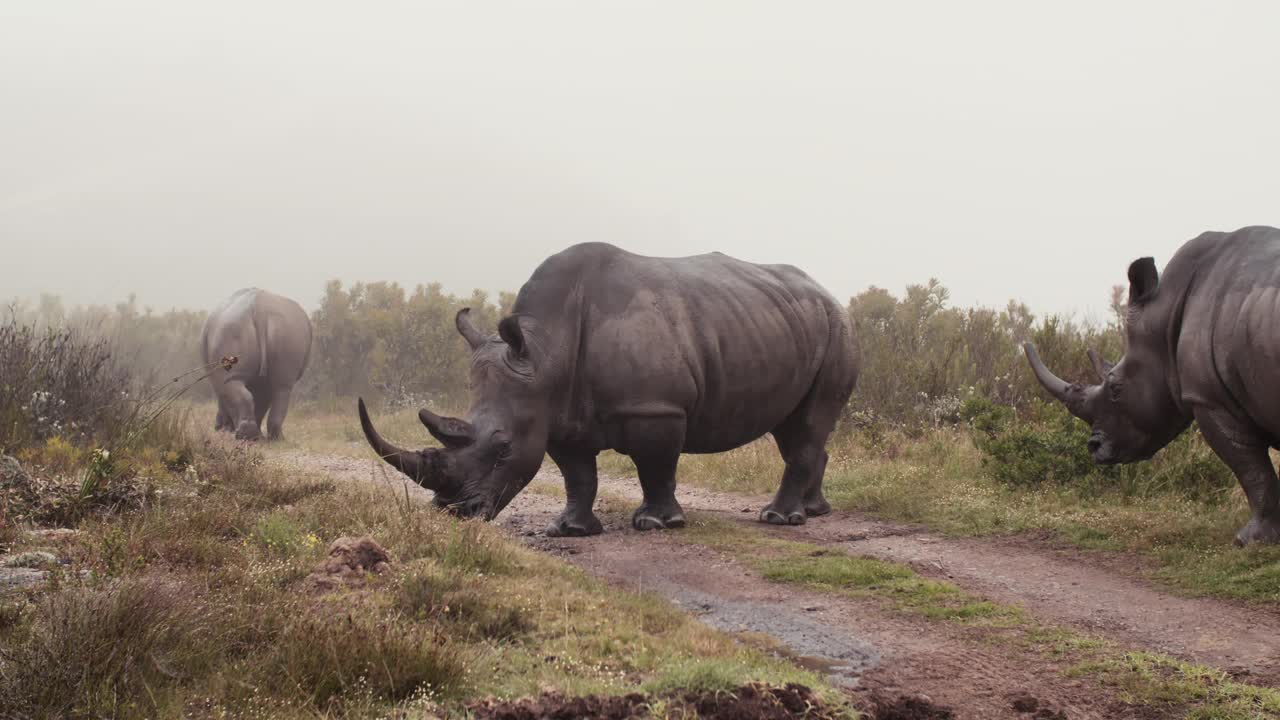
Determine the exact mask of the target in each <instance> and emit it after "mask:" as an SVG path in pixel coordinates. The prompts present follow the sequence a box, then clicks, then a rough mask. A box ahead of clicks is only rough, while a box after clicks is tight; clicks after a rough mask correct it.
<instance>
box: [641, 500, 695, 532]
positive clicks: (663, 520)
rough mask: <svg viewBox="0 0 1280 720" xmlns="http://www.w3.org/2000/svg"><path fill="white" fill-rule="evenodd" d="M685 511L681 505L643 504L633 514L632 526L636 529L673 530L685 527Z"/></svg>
mask: <svg viewBox="0 0 1280 720" xmlns="http://www.w3.org/2000/svg"><path fill="white" fill-rule="evenodd" d="M684 524H685V520H684V511H683V510H681V509H680V506H679V505H676V506H675V507H673V508H661V507H651V506H649V505H641V506H640V507H639V508H637V509H636V513H635V515H632V516H631V527H633V528H635V529H636V530H672V529H675V528H682V527H684Z"/></svg>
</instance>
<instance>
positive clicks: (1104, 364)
mask: <svg viewBox="0 0 1280 720" xmlns="http://www.w3.org/2000/svg"><path fill="white" fill-rule="evenodd" d="M1089 362H1091V363H1093V371H1094V372H1096V373H1098V380H1099V382H1104V383H1105V382H1106V381H1107V373H1109V372H1111V368H1113V367H1115V364H1114V363H1112V362H1110V361H1108V360H1107V359H1106V358H1104V357H1102V356H1101V355H1099V354H1098V353H1097V352H1095V351H1094V349H1093V348H1089Z"/></svg>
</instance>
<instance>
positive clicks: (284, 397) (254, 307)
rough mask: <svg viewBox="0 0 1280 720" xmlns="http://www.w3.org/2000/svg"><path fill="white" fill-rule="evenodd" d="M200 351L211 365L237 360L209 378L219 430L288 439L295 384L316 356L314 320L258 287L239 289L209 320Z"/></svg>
mask: <svg viewBox="0 0 1280 720" xmlns="http://www.w3.org/2000/svg"><path fill="white" fill-rule="evenodd" d="M200 352H201V355H202V357H203V360H204V362H205V364H206V365H210V366H212V365H215V364H217V363H219V362H220V361H221V359H222V358H224V357H235V358H236V362H235V364H234V365H232V366H231V367H230V368H229V369H228V370H227V371H225V372H224V371H223V370H221V369H219V370H215V371H214V372H212V373H211V374H210V375H209V382H210V383H211V384H212V385H213V392H214V395H215V396H216V397H217V400H218V412H217V416H216V418H215V419H214V429H215V430H219V431H228V432H234V433H235V436H236V438H238V439H241V440H258V439H260V438H261V437H262V418H263V417H264V416H265V417H266V418H267V439H269V440H278V439H280V438H281V437H283V429H284V418H285V415H287V414H288V412H289V400H290V397H291V396H292V393H293V386H294V385H295V384H296V383H297V382H298V380H299V379H300V378H301V377H302V373H303V372H304V371H306V369H307V361H308V360H309V359H310V357H311V319H310V318H308V317H307V313H306V311H305V310H303V309H302V306H300V305H298V303H296V302H294V301H293V300H290V299H289V298H285V297H281V296H279V295H276V294H274V293H270V292H267V291H266V290H260V289H258V288H243V289H241V290H237V291H236V292H235V293H233V294H232V295H231V297H229V298H227V299H226V300H224V301H223V302H222V303H221V304H219V305H218V306H217V307H216V308H214V309H213V311H212V312H210V313H209V317H208V318H206V319H205V323H204V327H203V329H202V330H201V332H200Z"/></svg>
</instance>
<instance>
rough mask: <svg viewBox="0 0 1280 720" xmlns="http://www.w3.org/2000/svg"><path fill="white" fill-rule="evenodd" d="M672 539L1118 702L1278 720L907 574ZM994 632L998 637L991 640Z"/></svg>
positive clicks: (840, 560) (1104, 643)
mask: <svg viewBox="0 0 1280 720" xmlns="http://www.w3.org/2000/svg"><path fill="white" fill-rule="evenodd" d="M672 537H674V538H677V539H679V540H682V541H684V542H692V543H697V544H701V545H705V546H708V547H714V548H716V549H719V550H721V551H724V552H727V553H729V554H731V555H733V556H734V557H736V558H737V559H738V560H739V561H740V562H743V563H744V564H746V565H747V566H748V567H751V568H752V569H754V570H756V571H757V572H759V573H760V574H761V575H762V576H763V577H764V578H765V579H766V580H769V581H771V582H776V583H782V584H788V585H797V586H800V587H804V588H805V589H808V590H810V591H814V592H822V593H830V594H834V595H839V596H843V597H851V598H856V599H870V600H874V601H878V602H880V603H882V604H883V605H884V606H885V607H887V608H890V609H892V610H895V611H897V612H901V613H904V614H908V615H915V616H923V617H925V618H928V619H929V620H931V621H936V622H942V623H946V624H948V625H951V626H955V627H958V628H960V629H961V630H962V631H963V630H967V631H970V632H974V633H980V635H975V636H974V637H972V638H970V639H971V641H974V642H979V641H982V642H1001V643H1009V644H1010V645H1012V646H1013V647H1017V648H1021V649H1023V650H1025V651H1029V652H1031V653H1033V654H1034V655H1037V656H1039V657H1041V658H1045V659H1048V660H1052V661H1056V662H1059V663H1062V662H1065V663H1069V666H1068V667H1067V669H1066V670H1065V673H1066V675H1068V676H1069V677H1077V678H1087V679H1090V680H1092V681H1096V682H1098V683H1100V684H1102V685H1105V686H1107V687H1111V688H1114V689H1116V690H1117V691H1118V698H1119V700H1120V702H1122V703H1125V704H1127V705H1130V706H1134V707H1143V708H1146V709H1148V710H1151V709H1154V710H1157V711H1160V712H1162V713H1163V714H1164V715H1163V716H1166V717H1170V718H1173V717H1181V718H1186V719H1187V720H1246V719H1247V720H1260V719H1262V718H1274V717H1280V690H1277V689H1274V688H1267V687H1260V686H1255V685H1249V684H1247V683H1241V682H1237V681H1235V680H1232V679H1231V678H1230V677H1229V676H1228V675H1227V674H1226V673H1223V672H1221V671H1218V670H1215V669H1212V668H1209V667H1206V666H1203V665H1198V664H1195V663H1188V662H1183V661H1180V660H1177V659H1175V658H1172V657H1169V656H1167V655H1162V654H1160V653H1151V652H1130V651H1126V650H1125V649H1123V648H1121V647H1119V646H1117V645H1115V644H1114V643H1112V642H1110V641H1108V640H1106V639H1104V638H1101V637H1097V636H1093V635H1086V634H1083V633H1079V632H1076V631H1074V630H1071V629H1068V628H1063V627H1057V626H1052V625H1046V624H1043V623H1040V622H1038V621H1036V620H1035V619H1034V618H1032V617H1031V616H1030V615H1028V614H1027V613H1025V612H1024V611H1023V610H1022V609H1021V608H1018V607H1015V606H1011V605H1006V604H1002V603H996V602H992V601H989V600H985V599H983V598H981V597H978V596H975V595H972V594H970V593H968V592H966V591H964V590H962V589H960V588H959V587H956V586H955V585H952V584H951V583H947V582H944V581H938V580H933V579H929V578H925V577H922V576H921V575H919V574H918V573H916V572H915V571H914V570H912V569H911V568H910V567H908V566H906V565H903V564H900V563H894V562H889V561H884V560H879V559H875V558H868V557H861V556H855V555H849V554H847V553H844V552H841V551H838V550H832V549H829V548H824V547H821V546H817V545H812V544H809V543H803V542H795V541H790V540H781V539H777V538H772V537H769V536H766V535H762V534H761V533H759V532H754V531H752V530H749V529H747V528H744V527H742V526H740V525H739V524H737V523H734V522H732V521H726V520H721V519H718V518H710V517H705V516H702V515H700V514H696V513H695V514H692V515H691V516H690V526H689V528H688V529H687V531H686V532H682V533H675V534H673V535H672ZM992 629H994V630H995V631H996V632H995V633H991V632H990V631H991V630H992Z"/></svg>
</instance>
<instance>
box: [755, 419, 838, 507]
mask: <svg viewBox="0 0 1280 720" xmlns="http://www.w3.org/2000/svg"><path fill="white" fill-rule="evenodd" d="M833 426H834V423H828V422H823V423H822V424H821V426H819V427H815V426H814V425H813V424H812V422H811V421H810V418H809V417H808V416H806V415H803V414H801V415H797V416H793V417H791V418H788V419H787V421H786V422H785V423H783V424H782V425H781V426H779V427H778V428H777V429H775V430H774V431H773V439H774V440H776V441H777V443H778V452H780V453H781V454H782V460H783V462H785V463H786V469H785V470H783V472H782V484H781V485H779V487H778V492H777V493H776V494H775V495H774V497H773V501H772V502H770V503H769V504H768V505H766V506H765V507H764V509H763V510H761V511H760V521H761V522H767V523H771V524H773V525H803V524H804V522H805V518H810V517H816V516H818V515H826V514H827V513H829V512H831V504H830V503H828V502H827V499H826V497H824V496H823V494H822V478H823V475H824V474H825V473H826V470H827V451H826V449H825V447H824V446H825V445H826V442H827V436H828V435H830V434H831V428H832V427H833Z"/></svg>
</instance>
